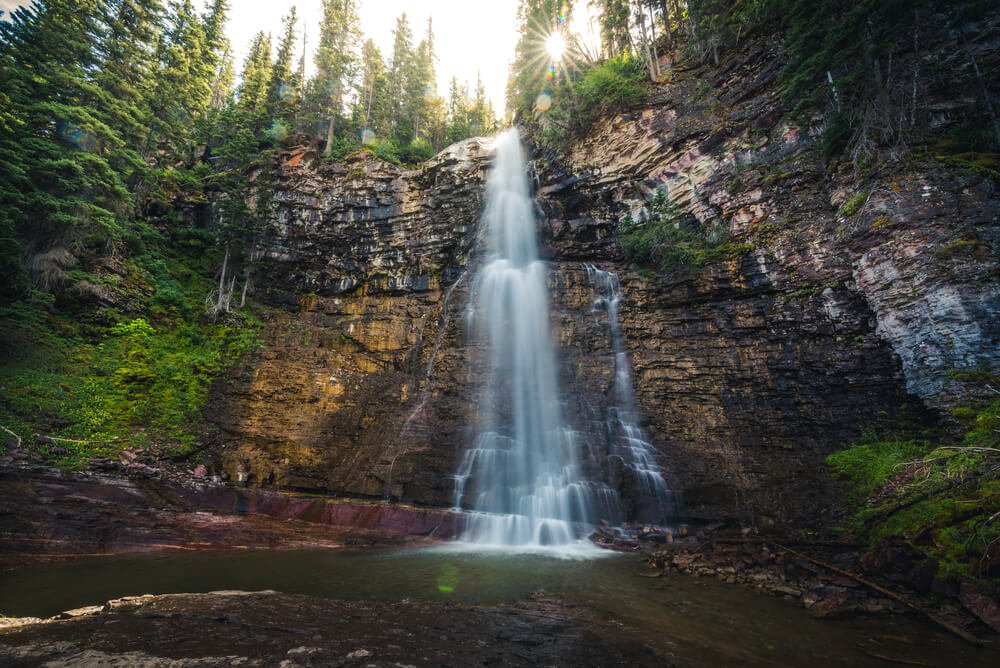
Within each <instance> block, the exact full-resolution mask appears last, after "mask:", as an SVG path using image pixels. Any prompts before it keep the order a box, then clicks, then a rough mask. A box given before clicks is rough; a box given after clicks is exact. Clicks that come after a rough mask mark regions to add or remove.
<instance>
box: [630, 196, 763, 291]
mask: <svg viewBox="0 0 1000 668" xmlns="http://www.w3.org/2000/svg"><path fill="white" fill-rule="evenodd" d="M647 210H648V217H647V218H646V220H643V221H641V222H640V221H635V220H633V219H632V217H631V216H626V217H625V218H623V219H622V220H621V221H620V222H619V224H618V241H619V243H620V244H621V247H622V250H623V251H624V252H625V256H626V257H627V258H628V259H629V260H631V261H632V262H635V263H636V264H639V265H645V266H647V267H654V268H656V269H657V270H659V271H663V272H679V273H690V272H692V271H695V270H697V269H700V268H701V267H703V266H704V265H705V264H707V263H710V262H716V261H719V260H725V259H729V258H735V257H740V256H741V255H743V254H745V253H747V252H749V251H750V250H752V249H753V247H752V246H751V245H750V244H740V243H736V242H734V241H733V240H732V238H731V237H730V235H729V230H728V227H727V226H726V225H725V223H723V222H722V221H713V222H710V223H707V224H703V223H701V222H700V221H698V219H697V218H695V217H694V216H692V215H691V214H689V213H685V212H684V211H683V210H681V209H680V207H678V206H677V205H675V204H674V203H672V202H671V201H670V200H669V199H668V198H667V196H666V194H665V193H663V192H662V191H661V192H658V193H657V194H656V195H655V196H654V197H653V199H652V200H650V202H649V204H648V206H647Z"/></svg>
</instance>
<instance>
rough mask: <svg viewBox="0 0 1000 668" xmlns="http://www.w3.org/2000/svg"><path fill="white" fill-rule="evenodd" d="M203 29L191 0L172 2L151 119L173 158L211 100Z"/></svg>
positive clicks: (187, 141)
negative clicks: (153, 112) (156, 102)
mask: <svg viewBox="0 0 1000 668" xmlns="http://www.w3.org/2000/svg"><path fill="white" fill-rule="evenodd" d="M208 51H209V49H208V43H207V41H206V35H205V28H204V26H203V25H202V23H201V21H200V20H199V18H198V16H197V14H196V13H195V11H194V7H193V6H192V4H191V0H183V1H182V2H172V3H171V6H170V13H169V18H168V20H167V26H166V30H165V31H164V32H163V34H162V36H161V38H160V43H159V45H158V48H157V60H158V61H159V63H160V69H159V71H158V73H157V75H156V83H155V89H154V90H155V95H154V96H155V99H156V100H157V101H158V104H157V107H156V109H155V114H154V118H153V127H154V130H155V131H156V133H157V139H158V140H160V141H163V142H166V143H165V145H164V146H163V147H162V148H163V149H164V150H166V151H168V153H169V154H171V155H172V156H174V157H176V155H177V154H178V153H180V154H183V152H184V150H185V149H186V148H187V147H188V145H189V144H190V139H191V137H192V134H193V131H194V125H195V121H196V120H198V118H199V117H200V116H201V115H202V114H203V113H204V112H205V111H206V110H207V109H208V107H209V104H210V103H211V100H212V86H211V75H212V74H214V69H213V70H212V71H211V72H210V73H206V71H205V63H204V61H203V58H204V57H205V54H206V52H208Z"/></svg>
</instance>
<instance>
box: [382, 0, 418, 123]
mask: <svg viewBox="0 0 1000 668" xmlns="http://www.w3.org/2000/svg"><path fill="white" fill-rule="evenodd" d="M392 34H393V40H392V61H391V63H390V65H389V75H388V80H387V87H388V94H389V105H390V106H389V112H390V113H389V118H390V125H391V132H392V134H393V135H394V136H396V137H409V136H411V135H412V133H413V123H412V119H410V118H409V116H408V113H409V110H410V107H411V105H410V102H409V99H408V96H409V93H410V89H411V87H410V84H409V79H410V73H411V70H412V62H413V33H412V32H411V31H410V23H409V21H408V20H407V18H406V13H405V12H404V13H403V14H400V15H399V18H397V19H396V28H395V29H394V30H393V32H392Z"/></svg>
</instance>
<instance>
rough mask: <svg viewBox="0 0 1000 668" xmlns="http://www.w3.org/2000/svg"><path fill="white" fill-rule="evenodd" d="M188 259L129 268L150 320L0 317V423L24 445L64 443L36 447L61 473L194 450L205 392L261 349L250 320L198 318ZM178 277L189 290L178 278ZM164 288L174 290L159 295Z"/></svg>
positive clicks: (199, 284)
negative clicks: (4, 335) (107, 459)
mask: <svg viewBox="0 0 1000 668" xmlns="http://www.w3.org/2000/svg"><path fill="white" fill-rule="evenodd" d="M191 261H194V260H193V259H183V260H182V261H176V260H171V261H168V262H164V261H163V260H150V261H149V263H148V264H149V265H150V268H151V270H152V271H148V270H146V269H143V268H141V267H136V270H137V271H138V272H139V274H140V275H142V276H145V278H146V279H147V280H149V281H150V282H151V283H152V284H153V285H154V286H155V293H154V296H153V297H152V299H151V302H152V303H150V308H149V309H147V310H148V311H149V312H150V313H153V314H158V315H155V316H153V317H155V320H152V319H147V318H143V317H138V318H131V319H127V320H121V321H119V322H114V324H110V325H101V324H100V323H99V322H91V323H89V324H88V325H86V326H85V325H84V324H82V323H79V322H73V320H72V319H71V318H68V317H66V316H63V315H61V314H59V313H57V312H52V311H46V309H45V307H44V304H39V303H35V304H32V303H28V302H18V303H16V304H14V305H12V306H11V307H8V308H7V309H4V310H3V311H2V312H0V323H2V327H3V329H4V331H7V332H11V336H12V338H13V339H14V345H13V348H12V349H10V350H5V351H3V352H2V357H0V361H2V362H3V363H2V364H0V394H2V395H3V398H4V400H3V402H2V406H0V424H3V425H4V426H7V427H8V428H11V429H13V430H14V431H15V432H17V433H18V434H20V435H21V436H22V438H24V439H25V442H26V443H27V442H29V441H30V438H28V437H29V435H30V434H33V433H41V434H45V435H48V436H55V437H59V438H64V439H69V440H66V441H59V442H58V446H53V445H51V444H50V445H41V446H38V447H39V448H40V449H41V454H42V455H43V456H47V457H48V458H49V459H51V460H52V461H54V462H56V463H58V464H60V465H62V466H69V467H78V466H82V465H84V464H85V463H86V462H87V461H89V460H90V459H92V458H94V457H104V456H114V455H116V454H117V453H118V452H120V451H121V450H122V449H124V448H128V447H133V448H148V447H153V448H155V450H156V451H157V452H158V453H159V454H161V455H166V456H184V455H187V454H189V453H191V452H192V451H193V450H194V449H195V448H196V445H197V444H196V435H195V432H194V430H193V428H192V425H193V424H194V423H195V422H196V421H197V419H198V417H199V414H200V411H201V409H202V408H203V406H204V404H205V401H206V400H207V397H208V388H209V385H210V384H211V382H212V381H213V379H214V378H215V377H217V376H218V375H219V374H220V373H221V372H222V371H223V370H224V369H226V368H228V367H229V366H231V365H232V364H233V363H234V362H235V361H236V360H237V359H239V358H240V357H241V356H243V355H244V354H246V353H247V352H249V351H250V350H253V349H254V348H255V347H257V346H258V345H259V342H258V340H257V331H258V328H259V323H258V322H257V321H256V320H255V319H254V318H253V317H252V316H249V315H247V314H233V316H232V317H231V318H229V319H228V320H227V321H226V322H225V323H220V324H213V323H207V322H204V321H203V319H202V318H201V312H202V308H201V303H202V301H203V299H204V290H205V285H204V280H205V279H204V278H203V277H202V276H203V274H202V271H201V268H200V267H191V266H189V264H188V263H189V262H191ZM155 272H162V275H160V276H156V275H155ZM184 275H186V276H187V277H188V279H189V283H188V285H186V286H182V284H181V282H180V281H179V280H178V277H180V276H184ZM165 290H166V291H172V292H170V294H169V295H168V296H165V295H164V291H165ZM157 306H159V307H158V308H157ZM113 317H114V316H112V318H113ZM84 334H86V335H87V338H85V337H84ZM56 447H58V448H59V449H58V450H56V449H55V448H56Z"/></svg>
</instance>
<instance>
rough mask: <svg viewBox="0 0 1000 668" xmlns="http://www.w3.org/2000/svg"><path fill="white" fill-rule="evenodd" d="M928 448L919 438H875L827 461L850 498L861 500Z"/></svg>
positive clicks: (836, 453)
mask: <svg viewBox="0 0 1000 668" xmlns="http://www.w3.org/2000/svg"><path fill="white" fill-rule="evenodd" d="M929 449H930V448H929V446H928V444H927V443H926V442H922V441H916V440H888V441H875V442H872V443H859V444H857V445H852V446H851V447H849V448H847V449H845V450H841V451H839V452H835V453H833V454H832V455H830V456H829V457H827V460H826V461H827V464H829V466H830V469H831V472H832V473H833V476H834V477H835V478H837V479H839V480H841V481H842V482H843V483H844V485H845V488H844V492H845V494H846V496H847V497H848V499H849V500H851V501H853V502H859V501H863V500H864V499H866V498H868V497H869V496H870V495H871V494H872V493H873V492H874V491H875V490H876V489H878V488H879V487H880V486H882V485H883V484H884V483H885V482H886V480H888V479H889V477H890V476H892V475H894V474H897V473H899V472H900V470H901V469H902V467H904V466H905V465H906V464H907V463H909V462H912V461H914V460H915V459H918V458H920V457H921V456H923V455H924V454H926V453H927V452H928V450H929Z"/></svg>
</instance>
